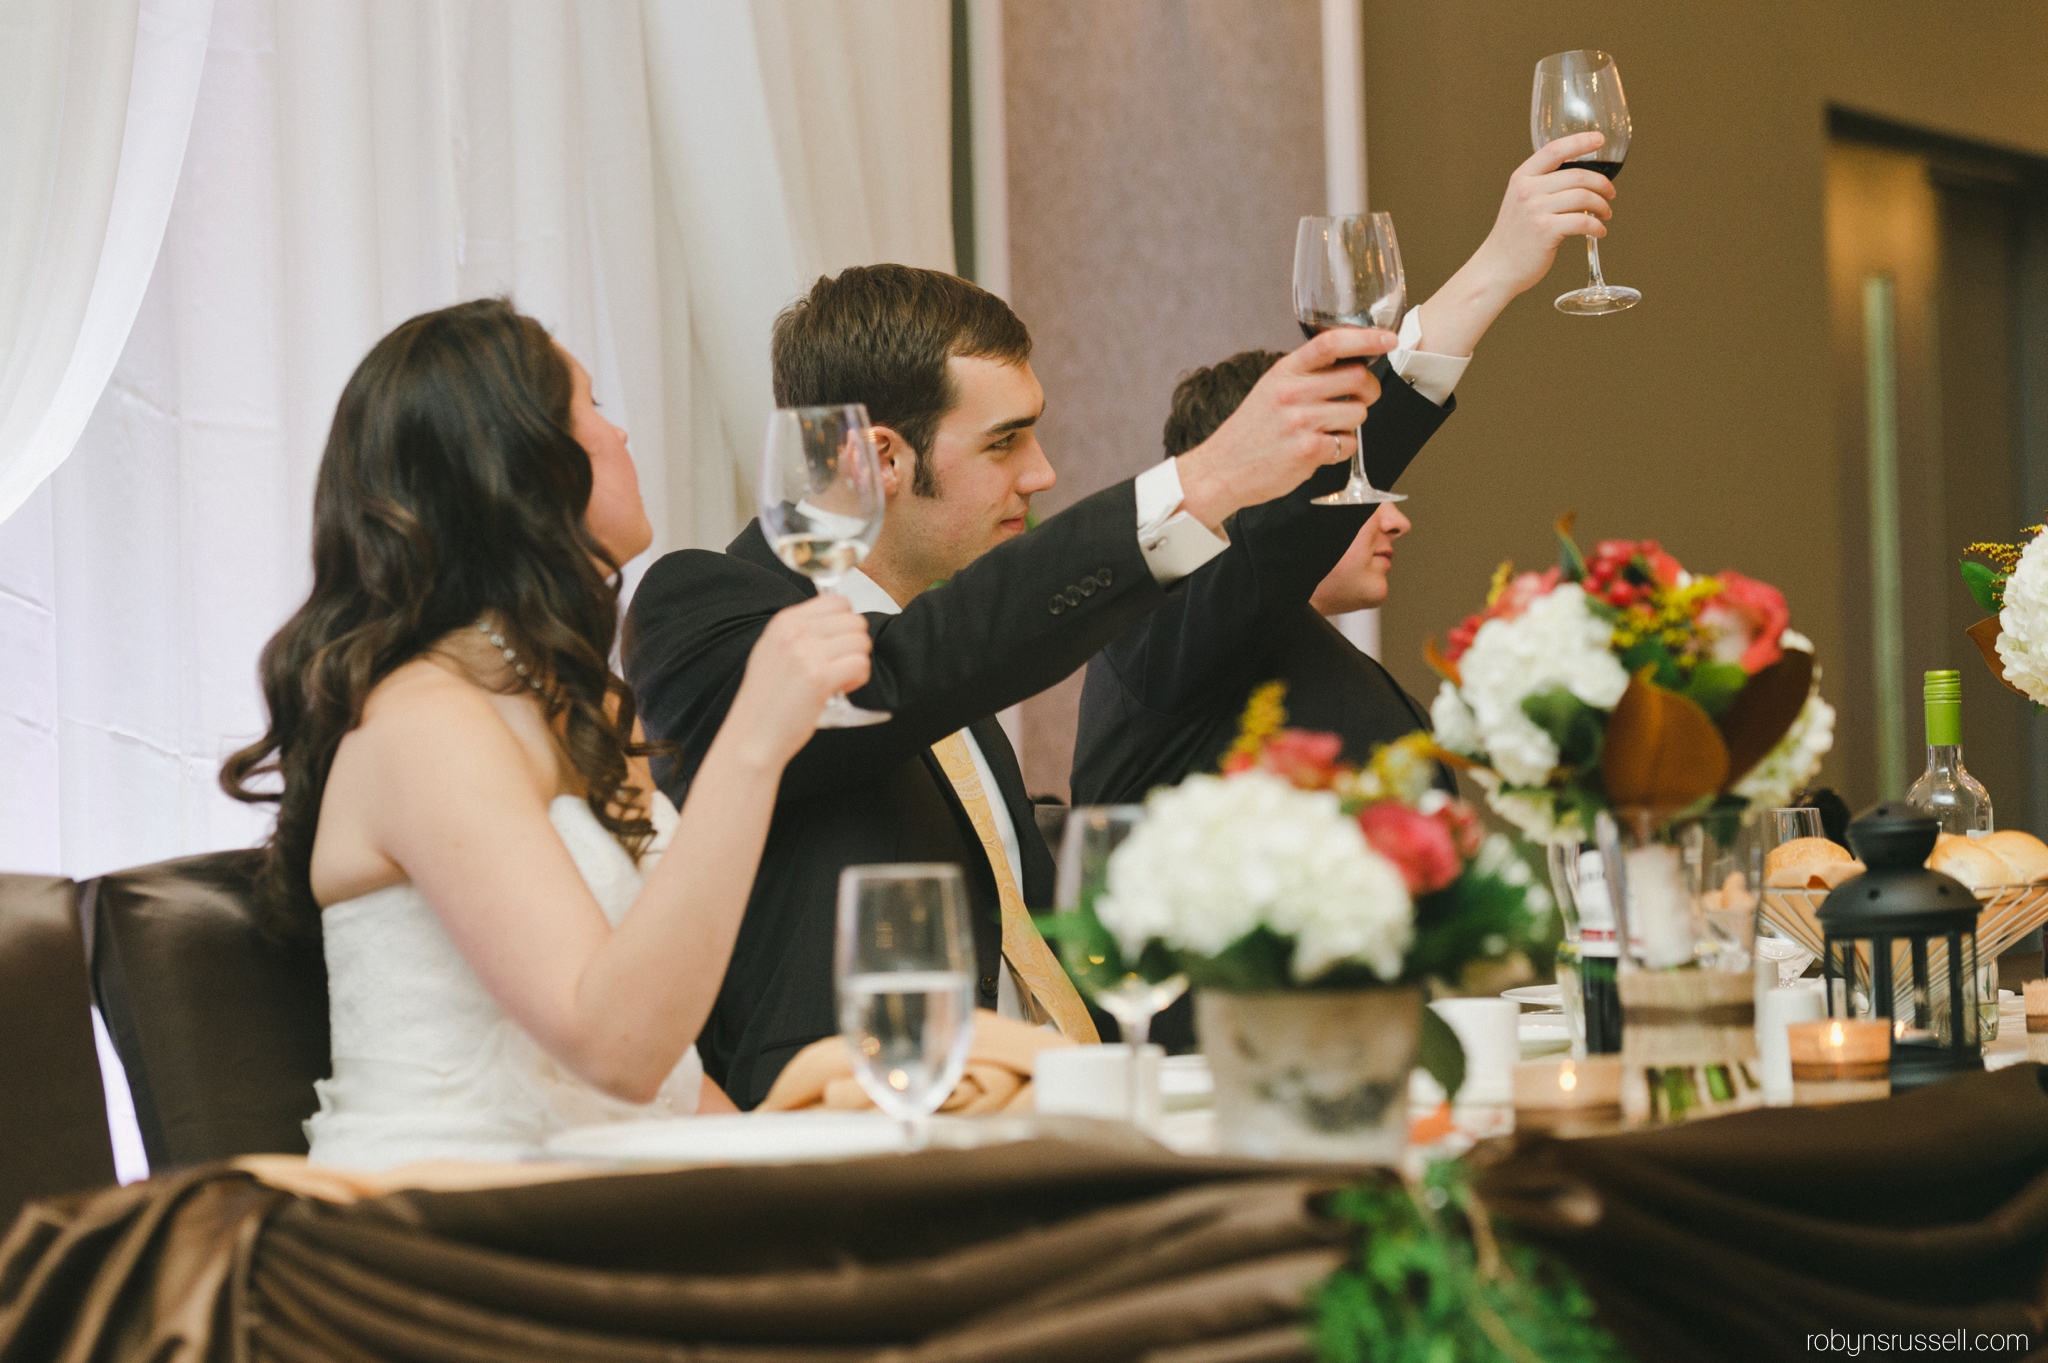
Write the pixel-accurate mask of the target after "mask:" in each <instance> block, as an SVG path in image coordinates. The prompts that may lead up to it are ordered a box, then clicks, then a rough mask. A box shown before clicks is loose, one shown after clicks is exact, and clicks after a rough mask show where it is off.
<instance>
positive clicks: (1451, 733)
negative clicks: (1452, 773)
mask: <svg viewBox="0 0 2048 1363" xmlns="http://www.w3.org/2000/svg"><path fill="white" fill-rule="evenodd" d="M1429 727H1430V728H1431V729H1432V730H1433V731H1434V732H1433V733H1432V734H1431V737H1433V738H1434V739H1436V742H1437V746H1438V747H1441V748H1444V749H1447V750H1448V751H1450V752H1454V753H1462V754H1464V755H1465V756H1467V757H1477V756H1479V721H1478V720H1476V719H1474V718H1473V717H1472V707H1471V706H1469V705H1467V704H1466V703H1465V698H1464V697H1463V696H1461V695H1459V694H1458V688H1457V687H1455V686H1453V685H1451V684H1450V683H1449V682H1448V681H1447V682H1444V683H1443V684H1442V685H1441V686H1439V687H1437V689H1436V699H1435V700H1433V701H1431V702H1430V703H1429Z"/></svg>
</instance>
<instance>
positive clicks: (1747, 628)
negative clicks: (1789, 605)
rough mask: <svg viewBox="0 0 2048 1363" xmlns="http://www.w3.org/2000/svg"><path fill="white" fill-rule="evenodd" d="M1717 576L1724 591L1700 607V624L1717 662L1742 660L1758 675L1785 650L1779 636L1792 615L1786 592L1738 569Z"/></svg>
mask: <svg viewBox="0 0 2048 1363" xmlns="http://www.w3.org/2000/svg"><path fill="white" fill-rule="evenodd" d="M1714 578H1715V580H1716V581H1718V582H1719V583H1720V584H1721V590H1720V591H1719V592H1716V593H1715V594H1714V595H1713V596H1711V597H1709V598H1708V599H1707V602H1706V604H1705V605H1703V606H1702V607H1700V625H1701V627H1702V628H1703V629H1704V630H1705V631H1706V632H1707V634H1708V635H1709V637H1711V638H1712V640H1713V643H1712V645H1711V647H1710V650H1709V652H1710V656H1711V657H1712V658H1713V659H1714V661H1716V662H1722V663H1740V664H1742V670H1743V671H1744V672H1747V673H1749V674H1750V675H1751V676H1755V675H1756V674H1757V673H1759V672H1761V671H1763V670H1764V669H1765V668H1767V667H1769V666H1770V665H1771V664H1772V663H1774V662H1776V661H1778V658H1779V657H1780V655H1781V654H1782V652H1783V650H1782V649H1780V648H1779V647H1778V636H1780V635H1781V634H1783V633H1784V632H1785V626H1786V624H1787V623H1789V622H1790V620H1791V618H1792V613H1791V612H1790V611H1789V610H1787V609H1786V608H1785V594H1784V593H1783V592H1781V591H1779V590H1778V589H1777V588H1776V587H1773V586H1772V585H1771V584H1770V583H1768V582H1759V581H1757V580H1756V579H1755V578H1753V577H1744V576H1743V575H1742V574H1741V573H1737V572H1725V573H1716V574H1715V575H1714Z"/></svg>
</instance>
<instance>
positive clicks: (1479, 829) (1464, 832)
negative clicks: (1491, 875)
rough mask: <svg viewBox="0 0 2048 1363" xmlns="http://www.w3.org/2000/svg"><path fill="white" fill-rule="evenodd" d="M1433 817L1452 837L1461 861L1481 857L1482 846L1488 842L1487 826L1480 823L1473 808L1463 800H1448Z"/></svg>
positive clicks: (1452, 842) (1452, 843)
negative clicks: (1480, 849) (1480, 848)
mask: <svg viewBox="0 0 2048 1363" xmlns="http://www.w3.org/2000/svg"><path fill="white" fill-rule="evenodd" d="M1431 817H1432V818H1434V819H1436V820H1437V821H1438V822H1439V823H1441V824H1442V825H1443V826H1444V830H1445V831H1446V832H1448V833H1449V834H1450V835H1451V845H1452V846H1453V847H1455V848H1457V851H1458V857H1459V859H1460V860H1463V861H1470V860H1472V858H1474V857H1476V856H1478V855H1479V847H1480V844H1481V843H1484V842H1485V841H1486V825H1485V824H1483V823H1481V822H1480V821H1479V816H1478V815H1477V814H1475V813H1474V812H1473V810H1472V806H1470V805H1468V804H1466V803H1465V802H1464V801H1463V800H1446V801H1444V803H1443V804H1442V805H1441V806H1439V807H1438V808H1437V810H1436V811H1435V813H1434V814H1433V815H1432V816H1431Z"/></svg>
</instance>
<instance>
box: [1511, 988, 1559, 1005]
mask: <svg viewBox="0 0 2048 1363" xmlns="http://www.w3.org/2000/svg"><path fill="white" fill-rule="evenodd" d="M1500 996H1501V997H1502V998H1504V999H1513V1000H1514V1001H1515V1002H1517V1003H1521V1004H1527V1005H1530V1006H1532V1007H1536V1008H1559V1007H1562V1006H1563V1005H1564V991H1563V990H1562V989H1560V988H1559V987H1558V986H1557V985H1554V984H1525V985H1523V986H1522V987H1521V988H1520V989H1503V990H1501V991H1500Z"/></svg>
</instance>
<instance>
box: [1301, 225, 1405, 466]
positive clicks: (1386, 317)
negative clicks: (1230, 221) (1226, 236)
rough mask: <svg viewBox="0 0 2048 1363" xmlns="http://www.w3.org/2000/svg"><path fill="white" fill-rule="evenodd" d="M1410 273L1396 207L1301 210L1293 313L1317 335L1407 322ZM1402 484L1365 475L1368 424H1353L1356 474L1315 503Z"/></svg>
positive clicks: (1309, 332)
mask: <svg viewBox="0 0 2048 1363" xmlns="http://www.w3.org/2000/svg"><path fill="white" fill-rule="evenodd" d="M1407 296H1408V279H1407V276H1406V275H1404V274H1403V273H1402V272H1401V243H1400V242H1399V241H1398V240H1396V239H1395V237H1394V215H1393V214H1391V213H1352V214H1348V215H1346V216H1343V217H1335V218H1303V219H1302V220H1301V225H1300V226H1299V227H1297V228H1296V229H1295V233H1294V320H1295V321H1297V322H1299V323H1301V332H1302V335H1304V336H1307V337H1309V338H1310V339H1311V340H1313V339H1314V338H1315V337H1317V336H1319V335H1321V334H1322V333H1323V332H1325V331H1328V330H1329V329H1330V328H1331V327H1380V328H1383V329H1385V330H1387V331H1392V330H1393V329H1394V328H1395V327H1397V326H1399V325H1400V324H1401V305H1402V303H1403V302H1404V301H1406V299H1407ZM1406 500H1407V494H1406V493H1404V492H1381V491H1380V490H1379V489H1378V488H1376V487H1374V486H1373V485H1372V480H1371V479H1369V478H1367V477H1366V476H1365V444H1364V429H1363V428H1362V427H1361V428H1360V429H1358V430H1355V431H1353V432H1352V449H1351V480H1350V481H1349V482H1347V483H1345V484H1344V486H1343V488H1342V489H1341V490H1339V491H1337V492H1333V493H1331V494H1330V495H1329V496H1327V497H1318V498H1316V499H1315V504H1316V505H1317V506H1370V505H1372V504H1373V503H1375V502H1400V501H1406Z"/></svg>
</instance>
